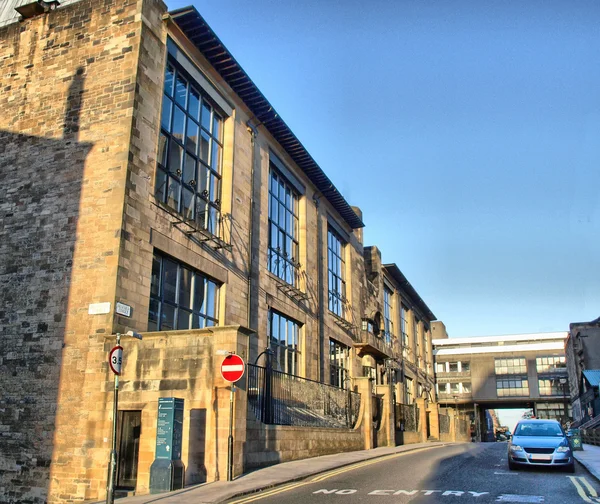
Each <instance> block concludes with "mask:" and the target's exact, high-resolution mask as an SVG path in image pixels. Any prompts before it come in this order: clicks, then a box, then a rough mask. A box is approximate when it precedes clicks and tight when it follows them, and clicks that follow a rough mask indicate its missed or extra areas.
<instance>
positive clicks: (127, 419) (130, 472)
mask: <svg viewBox="0 0 600 504" xmlns="http://www.w3.org/2000/svg"><path fill="white" fill-rule="evenodd" d="M119 417H120V418H119V426H120V429H119V430H120V436H119V461H118V465H117V469H118V473H117V486H118V487H119V488H131V489H135V485H136V483H137V466H138V454H139V451H140V432H141V430H142V412H141V411H119Z"/></svg>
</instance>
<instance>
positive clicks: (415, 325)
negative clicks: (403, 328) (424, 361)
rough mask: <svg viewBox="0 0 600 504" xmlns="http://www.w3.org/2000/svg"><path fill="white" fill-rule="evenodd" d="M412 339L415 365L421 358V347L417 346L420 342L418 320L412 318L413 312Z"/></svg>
mask: <svg viewBox="0 0 600 504" xmlns="http://www.w3.org/2000/svg"><path fill="white" fill-rule="evenodd" d="M413 338H414V341H415V357H416V358H417V364H418V360H419V358H420V357H421V347H420V345H419V343H420V341H419V319H418V318H417V317H415V316H414V312H413Z"/></svg>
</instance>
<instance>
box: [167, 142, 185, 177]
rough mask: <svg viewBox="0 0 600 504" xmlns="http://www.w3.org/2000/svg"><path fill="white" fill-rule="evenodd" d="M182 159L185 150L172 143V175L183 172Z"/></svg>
mask: <svg viewBox="0 0 600 504" xmlns="http://www.w3.org/2000/svg"><path fill="white" fill-rule="evenodd" d="M182 158H183V149H182V148H181V147H180V146H179V145H178V144H177V143H175V142H170V145H169V163H168V165H169V166H168V168H169V171H170V172H171V173H177V170H181V161H182Z"/></svg>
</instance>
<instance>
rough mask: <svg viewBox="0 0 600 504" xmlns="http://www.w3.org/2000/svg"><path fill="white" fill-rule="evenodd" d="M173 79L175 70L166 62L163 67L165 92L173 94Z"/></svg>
mask: <svg viewBox="0 0 600 504" xmlns="http://www.w3.org/2000/svg"><path fill="white" fill-rule="evenodd" d="M174 80H175V70H174V69H173V67H172V66H171V65H170V64H168V63H167V66H166V68H165V93H166V94H168V95H169V96H173V82H174Z"/></svg>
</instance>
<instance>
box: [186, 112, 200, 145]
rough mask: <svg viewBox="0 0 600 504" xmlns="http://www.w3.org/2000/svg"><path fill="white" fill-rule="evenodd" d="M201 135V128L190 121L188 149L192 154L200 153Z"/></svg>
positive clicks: (188, 125)
mask: <svg viewBox="0 0 600 504" xmlns="http://www.w3.org/2000/svg"><path fill="white" fill-rule="evenodd" d="M199 135H200V127H199V126H198V125H197V124H196V123H195V122H194V121H191V120H189V119H188V123H187V143H186V148H187V150H189V151H190V152H192V153H194V154H197V153H198V136H199Z"/></svg>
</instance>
